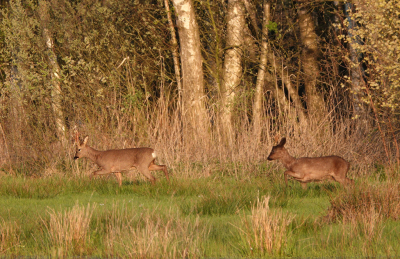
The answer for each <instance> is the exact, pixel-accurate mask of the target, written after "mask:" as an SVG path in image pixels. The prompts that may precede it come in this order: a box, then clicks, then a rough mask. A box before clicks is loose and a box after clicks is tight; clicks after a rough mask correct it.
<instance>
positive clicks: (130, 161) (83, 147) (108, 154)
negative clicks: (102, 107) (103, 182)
mask: <svg viewBox="0 0 400 259" xmlns="http://www.w3.org/2000/svg"><path fill="white" fill-rule="evenodd" d="M75 133H76V135H75V144H76V153H75V156H74V159H78V158H82V157H87V158H89V159H90V160H92V161H93V162H95V163H96V164H97V165H98V166H99V167H101V169H100V170H97V171H94V172H93V173H92V174H91V175H90V178H92V177H93V176H96V175H107V174H111V173H114V174H115V177H116V178H117V180H118V184H119V186H121V185H122V177H121V172H122V171H129V170H132V169H133V168H134V167H135V168H136V169H137V170H138V171H139V172H140V173H142V174H143V175H144V176H146V177H147V178H148V179H149V180H150V181H151V183H152V184H155V182H156V178H155V177H154V176H153V175H152V174H151V173H150V171H157V170H162V171H164V174H165V177H166V178H167V180H168V181H169V177H168V171H167V166H165V165H156V164H155V163H154V160H155V159H156V157H157V155H156V152H155V151H154V149H152V148H148V147H141V148H127V149H112V150H106V151H99V150H96V149H94V148H92V147H89V146H88V145H87V141H88V138H89V137H86V138H85V139H84V140H83V142H82V143H81V142H80V141H79V133H78V132H75Z"/></svg>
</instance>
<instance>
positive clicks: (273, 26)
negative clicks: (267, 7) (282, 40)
mask: <svg viewBox="0 0 400 259" xmlns="http://www.w3.org/2000/svg"><path fill="white" fill-rule="evenodd" d="M267 28H268V30H269V31H271V32H277V31H278V24H277V23H276V22H273V21H268V24H267Z"/></svg>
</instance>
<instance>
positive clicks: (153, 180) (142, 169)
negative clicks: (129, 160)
mask: <svg viewBox="0 0 400 259" xmlns="http://www.w3.org/2000/svg"><path fill="white" fill-rule="evenodd" d="M137 169H138V171H139V172H141V173H142V174H143V175H144V176H146V177H147V179H149V180H150V181H151V183H152V184H155V183H156V178H155V177H154V176H153V175H152V174H151V173H150V170H149V168H147V167H146V166H141V167H138V168H137Z"/></svg>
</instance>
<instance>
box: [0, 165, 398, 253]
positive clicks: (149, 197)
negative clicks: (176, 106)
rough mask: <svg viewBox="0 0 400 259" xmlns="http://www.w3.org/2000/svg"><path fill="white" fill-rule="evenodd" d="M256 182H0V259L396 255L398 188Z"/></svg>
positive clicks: (239, 178) (275, 174)
mask: <svg viewBox="0 0 400 259" xmlns="http://www.w3.org/2000/svg"><path fill="white" fill-rule="evenodd" d="M257 170H258V172H260V173H259V174H258V175H257V174H254V173H251V172H241V173H240V174H237V175H229V174H225V173H223V172H219V171H216V172H212V173H211V174H210V176H208V177H203V176H201V177H179V176H176V175H178V174H177V172H172V177H171V182H170V183H168V182H167V181H166V180H165V179H164V178H163V176H162V175H161V174H157V178H158V181H157V183H156V185H155V186H153V185H151V184H150V183H149V182H147V181H145V180H144V179H143V178H141V177H140V176H138V175H136V176H138V177H135V174H134V173H133V177H130V178H129V177H126V175H125V177H124V182H123V185H122V187H121V188H119V187H118V184H117V182H116V180H115V179H114V178H112V177H109V178H98V179H94V180H93V181H90V180H89V178H88V177H87V176H84V175H81V176H80V175H68V174H65V175H52V176H48V177H43V178H27V177H20V176H2V177H1V179H0V255H1V256H49V255H50V256H53V257H73V256H85V257H133V258H161V257H162V258H167V257H168V258H175V257H179V258H181V257H188V258H198V257H214V258H215V257H219V258H221V257H224V258H232V257H235V258H239V257H246V258H252V257H254V258H259V257H271V256H273V257H342V256H346V257H347V256H348V257H350V256H395V255H398V254H400V247H399V246H398V243H399V242H400V223H399V222H398V221H397V220H398V219H399V217H400V201H399V194H400V185H399V184H398V183H397V182H396V181H390V180H388V179H384V180H381V181H379V179H378V178H376V177H375V178H370V179H356V184H355V187H354V188H352V189H344V188H342V187H341V186H339V185H338V184H336V183H328V182H325V183H312V184H309V187H308V189H307V190H303V189H302V188H301V185H300V184H299V183H297V182H294V181H290V186H289V187H288V188H286V187H285V185H284V181H283V174H282V173H283V172H282V171H273V170H275V169H272V168H269V167H268V164H262V165H260V166H259V167H258V169H257ZM372 175H373V174H372Z"/></svg>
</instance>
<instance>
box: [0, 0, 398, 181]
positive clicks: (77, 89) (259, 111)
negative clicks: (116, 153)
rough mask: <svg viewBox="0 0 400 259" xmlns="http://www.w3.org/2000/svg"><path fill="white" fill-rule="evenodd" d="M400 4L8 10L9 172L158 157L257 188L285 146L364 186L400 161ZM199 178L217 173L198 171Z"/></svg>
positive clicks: (150, 3) (57, 2)
mask: <svg viewBox="0 0 400 259" xmlns="http://www.w3.org/2000/svg"><path fill="white" fill-rule="evenodd" d="M399 14H400V4H399V3H398V2H397V1H389V0H374V1H367V0H360V1H351V2H342V1H292V0H271V1H267V0H264V1H261V0H260V1H255V0H228V1H223V0H196V1H194V0H173V1H171V2H169V1H168V0H157V1H156V0H146V1H138V0H135V1H132V0H118V1H116V0H103V1H89V0H81V1H67V0H49V1H43V0H39V1H1V17H0V20H1V27H0V45H1V47H0V167H1V169H2V170H3V171H4V172H5V173H7V174H26V175H28V176H35V177H40V176H46V175H49V174H54V173H58V174H59V173H69V172H75V171H77V170H78V171H79V167H77V166H76V164H75V163H74V162H73V159H72V158H73V153H74V147H73V141H72V140H73V138H72V136H73V130H74V129H75V128H76V129H78V130H79V131H80V132H81V134H82V135H89V136H90V138H89V145H91V146H93V147H95V148H97V149H100V150H104V149H110V148H127V147H139V146H150V147H153V148H155V149H156V150H158V154H159V159H160V160H161V161H160V162H161V163H165V164H167V166H168V167H169V168H170V169H171V171H173V172H174V174H175V176H178V175H180V176H187V175H190V176H205V175H210V174H212V172H213V170H214V169H215V168H223V167H224V164H229V163H232V162H234V163H235V166H233V167H229V168H227V169H226V170H227V171H229V172H230V173H235V172H237V170H238V168H241V169H244V170H243V172H247V173H249V174H251V172H252V168H253V166H254V165H256V164H257V163H259V162H260V161H263V160H265V159H266V156H267V155H268V153H269V151H270V148H271V146H272V145H273V144H275V143H274V141H276V140H277V139H279V137H283V136H286V137H287V138H288V148H289V151H290V152H291V153H292V155H295V156H319V155H330V154H336V155H341V156H343V157H344V158H345V159H347V160H349V161H350V162H351V164H352V169H351V177H353V178H354V177H359V176H362V175H364V174H368V173H369V170H368V169H369V168H371V167H377V166H379V165H385V166H386V165H389V166H393V165H396V164H398V163H399V149H398V143H397V140H398V138H399V133H400V132H399V130H398V129H399V123H400V121H399V115H398V113H399V97H400V90H399V86H400V82H399V79H400V65H399V60H400V42H399V41H400V40H399V36H400V35H399V34H400V19H399V17H400V16H399ZM193 165H201V168H202V169H201V170H200V172H199V171H193V170H192V169H193Z"/></svg>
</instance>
